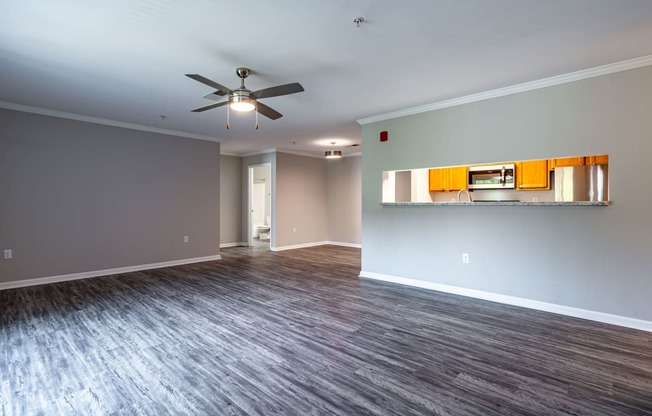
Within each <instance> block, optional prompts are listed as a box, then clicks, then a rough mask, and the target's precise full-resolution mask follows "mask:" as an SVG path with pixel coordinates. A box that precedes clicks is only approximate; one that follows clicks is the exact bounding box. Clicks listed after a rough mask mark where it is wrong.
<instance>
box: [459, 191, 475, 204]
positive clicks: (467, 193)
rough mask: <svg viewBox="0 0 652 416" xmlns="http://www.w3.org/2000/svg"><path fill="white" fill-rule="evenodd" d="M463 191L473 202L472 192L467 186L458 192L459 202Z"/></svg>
mask: <svg viewBox="0 0 652 416" xmlns="http://www.w3.org/2000/svg"><path fill="white" fill-rule="evenodd" d="M462 192H465V193H466V196H467V197H468V198H469V202H473V199H472V198H471V194H470V193H469V191H467V189H466V188H462V189H460V190H459V192H457V202H460V195H461V194H462Z"/></svg>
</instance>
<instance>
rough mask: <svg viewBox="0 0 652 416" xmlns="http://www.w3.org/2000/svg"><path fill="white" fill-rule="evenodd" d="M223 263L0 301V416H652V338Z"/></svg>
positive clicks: (443, 297)
mask: <svg viewBox="0 0 652 416" xmlns="http://www.w3.org/2000/svg"><path fill="white" fill-rule="evenodd" d="M222 255H223V260H221V261H215V262H207V263H201V264H195V265H188V266H180V267H173V268H166V269H159V270H151V271H144V272H137V273H128V274H123V275H118V276H113V277H102V278H94V279H87V280H79V281H74V282H65V283H59V284H55V285H47V286H38V287H30V288H22V289H14V290H7V291H3V292H0V375H1V379H0V414H2V415H39V414H43V415H58V414H62V415H102V414H115V415H134V414H146V415H164V414H171V415H182V414H202V415H328V414H335V415H646V414H652V347H651V342H650V340H651V339H652V334H649V333H645V332H640V331H635V330H629V329H623V328H618V327H613V326H609V325H603V324H598V323H592V322H588V321H582V320H578V319H573V318H568V317H562V316H557V315H553V314H547V313H542V312H536V311H531V310H527V309H521V308H516V307H509V306H504V305H498V304H494V303H490V302H483V301H478V300H473V299H467V298H462V297H457V296H453V295H447V294H441V293H437V292H432V291H426V290H419V289H413V288H408V287H402V286H398V285H392V284H386V283H380V282H375V281H370V280H364V279H359V278H357V277H356V275H357V273H358V271H359V269H360V266H359V263H360V258H359V250H356V249H350V248H342V247H334V246H324V247H317V248H310V249H300V250H294V251H286V252H280V253H271V252H268V251H266V250H264V249H261V248H255V249H248V248H232V249H224V250H222Z"/></svg>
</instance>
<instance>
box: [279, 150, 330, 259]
mask: <svg viewBox="0 0 652 416" xmlns="http://www.w3.org/2000/svg"><path fill="white" fill-rule="evenodd" d="M326 185H327V179H326V160H325V159H321V158H315V157H308V156H298V155H294V154H288V153H280V152H277V153H276V241H275V242H274V243H275V244H274V245H273V247H285V246H293V245H298V244H307V243H314V242H321V241H326V240H327V239H328V204H327V199H326ZM293 229H296V232H295V231H293Z"/></svg>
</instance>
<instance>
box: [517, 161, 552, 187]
mask: <svg viewBox="0 0 652 416" xmlns="http://www.w3.org/2000/svg"><path fill="white" fill-rule="evenodd" d="M548 172H549V171H548V161H547V160H545V159H543V160H528V161H525V162H516V189H518V190H523V191H525V190H536V189H541V190H543V189H550V174H549V173H548Z"/></svg>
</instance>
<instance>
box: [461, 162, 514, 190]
mask: <svg viewBox="0 0 652 416" xmlns="http://www.w3.org/2000/svg"><path fill="white" fill-rule="evenodd" d="M515 170H516V167H515V166H514V164H513V163H506V164H503V165H491V166H471V167H469V168H468V169H467V175H468V181H467V186H468V188H469V189H514V178H515V176H514V173H515Z"/></svg>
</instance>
